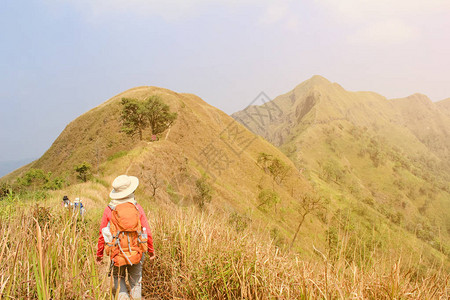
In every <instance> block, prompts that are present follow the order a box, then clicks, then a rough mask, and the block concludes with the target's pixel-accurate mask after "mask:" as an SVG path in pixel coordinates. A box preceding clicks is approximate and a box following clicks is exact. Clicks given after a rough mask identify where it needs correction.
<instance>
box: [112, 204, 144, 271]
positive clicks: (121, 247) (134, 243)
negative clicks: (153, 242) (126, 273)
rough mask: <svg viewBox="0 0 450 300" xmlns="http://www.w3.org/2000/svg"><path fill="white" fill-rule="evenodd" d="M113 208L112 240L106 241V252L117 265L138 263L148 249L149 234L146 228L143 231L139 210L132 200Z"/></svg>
mask: <svg viewBox="0 0 450 300" xmlns="http://www.w3.org/2000/svg"><path fill="white" fill-rule="evenodd" d="M111 209H112V215H111V222H110V231H111V234H112V241H111V243H106V247H105V250H106V254H108V255H109V256H110V257H111V260H112V261H113V263H114V265H115V266H117V267H120V266H124V265H134V264H137V263H139V262H140V261H141V258H142V255H143V253H145V252H146V251H147V234H146V232H145V229H144V232H143V231H142V230H143V229H142V226H141V221H140V218H139V210H138V208H137V207H136V205H134V204H133V203H130V202H126V203H122V204H119V205H117V206H116V207H115V208H111Z"/></svg>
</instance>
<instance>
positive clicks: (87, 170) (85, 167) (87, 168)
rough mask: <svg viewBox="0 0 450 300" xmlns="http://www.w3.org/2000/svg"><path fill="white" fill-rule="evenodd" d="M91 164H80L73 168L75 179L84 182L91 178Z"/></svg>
mask: <svg viewBox="0 0 450 300" xmlns="http://www.w3.org/2000/svg"><path fill="white" fill-rule="evenodd" d="M91 168H92V166H91V164H89V163H87V162H85V161H84V162H82V163H81V164H79V165H77V166H75V168H74V169H75V172H77V173H78V174H77V178H78V179H80V180H81V181H83V182H86V181H87V180H88V179H89V177H90V176H91Z"/></svg>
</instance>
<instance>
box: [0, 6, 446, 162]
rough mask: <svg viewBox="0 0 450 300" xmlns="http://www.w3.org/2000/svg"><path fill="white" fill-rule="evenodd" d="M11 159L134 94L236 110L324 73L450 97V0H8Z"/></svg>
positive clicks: (2, 155) (369, 86)
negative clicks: (183, 97)
mask: <svg viewBox="0 0 450 300" xmlns="http://www.w3.org/2000/svg"><path fill="white" fill-rule="evenodd" d="M0 70H1V71H0V105H1V108H0V109H1V110H0V112H1V114H0V141H1V147H0V162H4V161H12V160H23V159H25V160H26V159H28V160H30V161H31V160H32V159H36V158H38V157H40V156H41V155H42V154H43V153H44V152H45V151H46V150H47V149H48V148H49V147H50V146H51V144H52V143H53V141H54V140H55V139H56V138H57V137H58V135H59V134H60V133H61V132H62V131H63V129H64V128H65V126H66V125H67V124H68V123H69V122H71V121H72V120H74V119H75V118H76V117H78V116H79V115H81V114H83V113H84V112H86V111H88V110H90V109H92V108H94V107H96V106H97V105H99V104H101V103H103V102H104V101H106V100H108V99H109V98H111V97H112V96H114V95H116V94H118V93H120V92H122V91H124V90H127V89H129V88H132V87H136V86H142V85H150V86H159V87H164V88H168V89H171V90H174V91H176V92H186V93H194V94H196V95H198V96H200V97H201V98H203V99H204V100H205V101H206V102H208V103H210V104H211V105H214V106H215V107H217V108H219V109H221V110H223V111H225V112H226V113H228V114H231V113H233V112H235V111H238V110H241V109H244V108H245V107H246V106H247V104H249V103H250V102H251V101H252V100H253V99H254V98H255V97H256V96H257V95H258V94H259V93H260V92H261V91H264V92H265V93H266V94H267V95H268V96H269V97H271V98H275V97H276V96H278V95H280V94H283V93H286V92H288V91H290V90H291V89H293V88H294V87H295V86H296V85H298V84H299V83H301V82H302V81H304V80H307V79H308V78H310V77H312V76H313V75H315V74H319V75H322V76H324V77H326V78H327V79H329V80H330V81H333V82H338V83H339V84H340V85H342V86H343V87H344V88H345V89H347V90H369V91H376V92H378V93H380V94H382V95H384V96H386V97H387V98H396V97H405V96H408V95H410V94H413V93H416V92H420V93H423V94H426V95H427V96H429V97H430V99H431V100H433V101H438V100H441V99H444V98H448V97H450V74H449V71H450V1H448V0H389V1H388V0H377V1H370V0H305V1H290V0H279V1H270V0H240V1H237V0H232V1H225V0H208V1H207V0H193V1H187V0H165V1H154V0H41V1H33V0H28V1H25V0H1V5H0Z"/></svg>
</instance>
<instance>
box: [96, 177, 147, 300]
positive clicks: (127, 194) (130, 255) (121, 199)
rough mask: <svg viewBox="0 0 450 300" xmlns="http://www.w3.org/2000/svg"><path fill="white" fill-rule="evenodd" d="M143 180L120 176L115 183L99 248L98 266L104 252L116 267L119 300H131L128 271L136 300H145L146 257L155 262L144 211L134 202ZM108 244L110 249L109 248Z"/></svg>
mask: <svg viewBox="0 0 450 300" xmlns="http://www.w3.org/2000/svg"><path fill="white" fill-rule="evenodd" d="M138 185H139V179H138V178H137V177H134V176H127V175H120V176H118V177H117V178H116V179H114V181H113V183H112V187H113V190H112V191H111V193H110V194H109V197H110V198H111V201H110V202H109V204H108V206H107V207H106V208H105V211H104V212H103V217H102V221H101V224H100V236H99V238H98V245H97V263H100V262H101V261H102V259H103V252H104V250H105V251H106V253H107V254H108V255H109V256H110V257H111V260H112V261H111V266H112V267H113V277H114V287H113V294H114V295H115V294H116V293H117V292H118V299H119V300H122V299H130V297H129V293H128V291H127V287H126V285H125V274H126V272H125V270H127V271H128V272H127V273H128V281H129V283H130V287H131V291H130V294H131V297H132V299H141V290H142V265H143V262H144V253H145V252H148V254H149V256H150V259H151V260H152V259H154V258H155V251H154V249H153V239H152V235H151V232H150V228H149V226H148V221H147V217H146V216H145V213H144V209H143V208H142V207H141V206H140V205H139V204H137V202H136V200H135V199H134V191H135V190H136V188H137V187H138ZM105 244H106V246H105Z"/></svg>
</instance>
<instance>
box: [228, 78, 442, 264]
mask: <svg viewBox="0 0 450 300" xmlns="http://www.w3.org/2000/svg"><path fill="white" fill-rule="evenodd" d="M274 107H276V108H277V109H279V110H280V111H281V113H279V114H278V115H276V114H272V115H270V116H269V115H266V116H265V118H264V120H265V122H266V128H268V130H266V131H261V130H260V126H259V124H258V123H257V122H256V121H257V119H256V118H254V116H255V114H258V113H259V114H260V113H261V112H263V113H264V112H266V111H269V110H271V111H275V109H274ZM440 107H442V105H436V104H434V103H432V102H431V101H430V100H429V99H428V98H427V97H426V96H423V95H418V94H416V95H413V96H410V97H407V98H404V99H394V100H387V99H386V98H384V97H382V96H380V95H378V94H375V93H372V92H348V91H346V90H344V89H343V88H342V87H341V86H340V85H338V84H336V83H331V82H329V81H328V80H326V79H325V78H323V77H320V76H314V77H312V78H311V79H310V80H308V81H306V82H303V83H302V84H300V85H298V86H297V87H296V88H294V89H293V90H292V91H290V92H288V93H286V94H284V95H281V96H279V97H277V98H275V99H274V100H273V101H272V102H269V103H266V104H264V105H262V106H260V107H249V108H247V109H245V110H244V111H240V112H237V113H235V114H234V115H233V117H234V118H235V119H236V120H238V121H239V122H241V123H242V124H244V125H245V126H247V128H249V129H250V130H252V131H254V132H255V133H257V134H260V135H262V136H264V137H265V138H266V139H268V140H269V141H271V142H272V143H273V144H274V145H277V146H279V147H280V149H282V151H283V152H284V153H285V154H286V155H287V156H288V157H289V158H290V159H291V160H292V161H293V162H294V163H295V165H296V166H297V168H298V169H299V170H300V171H302V173H303V174H304V175H305V176H306V177H307V178H308V180H309V181H310V183H311V184H312V185H313V186H315V188H316V190H318V191H321V192H322V193H324V194H326V195H329V197H330V199H331V204H330V211H331V212H332V215H333V217H331V221H330V222H329V223H328V226H329V227H330V229H333V230H335V229H334V227H335V226H337V225H335V222H334V221H333V218H335V216H336V214H340V213H341V212H342V210H345V211H346V213H345V214H347V215H348V216H349V220H350V222H351V223H352V226H354V227H355V228H357V229H356V230H355V232H357V234H356V235H357V236H358V237H364V236H368V235H370V233H371V232H378V228H379V226H380V225H382V226H386V227H387V228H389V231H390V234H393V233H394V232H395V234H396V235H397V238H398V239H399V240H401V241H402V243H403V245H404V246H405V247H410V248H411V249H413V248H417V247H424V248H426V249H429V250H427V252H428V253H429V255H428V256H429V258H431V257H433V256H434V257H435V258H439V259H443V260H444V261H445V264H447V265H448V264H449V262H450V251H449V250H450V219H449V218H448V216H449V215H450V190H449V182H450V166H449V164H448V163H449V161H450V160H449V157H448V154H449V151H450V144H449V141H450V139H449V134H450V118H449V115H448V114H446V113H444V112H442V109H441V108H440ZM333 222H334V223H333ZM330 229H328V230H330ZM374 236H376V237H377V238H379V239H380V242H381V243H385V237H384V236H382V235H378V234H375V235H374ZM384 245H385V246H387V248H393V247H394V246H393V245H389V243H387V244H384ZM419 245H420V246H419ZM430 248H433V250H431V249H430ZM439 259H438V260H439Z"/></svg>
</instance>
